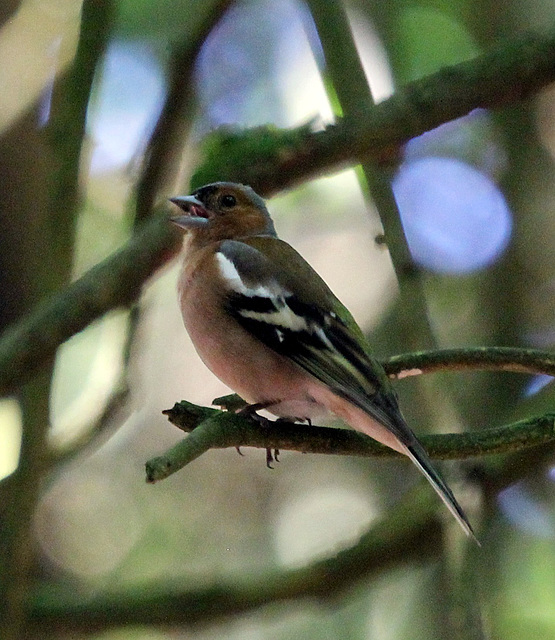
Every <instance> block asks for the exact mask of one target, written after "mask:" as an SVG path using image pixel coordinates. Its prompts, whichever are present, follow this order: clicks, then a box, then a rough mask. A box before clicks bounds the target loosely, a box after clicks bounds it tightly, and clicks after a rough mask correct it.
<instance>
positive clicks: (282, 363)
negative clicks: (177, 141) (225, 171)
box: [170, 182, 474, 536]
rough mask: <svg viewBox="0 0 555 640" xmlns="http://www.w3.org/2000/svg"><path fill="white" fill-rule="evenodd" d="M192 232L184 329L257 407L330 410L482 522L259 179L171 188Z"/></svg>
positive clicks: (183, 293)
mask: <svg viewBox="0 0 555 640" xmlns="http://www.w3.org/2000/svg"><path fill="white" fill-rule="evenodd" d="M170 200H171V202H173V203H174V204H176V205H177V206H178V207H179V208H180V209H181V210H182V211H183V215H179V216H177V217H174V218H172V222H173V223H175V224H176V225H178V226H179V227H181V228H182V229H184V230H185V231H187V232H188V233H189V235H190V239H189V242H188V245H187V248H186V256H185V261H184V266H183V270H182V273H181V276H180V280H179V286H178V288H179V298H180V304H181V311H182V313H183V320H184V322H185V327H186V328H187V331H188V332H189V335H190V337H191V340H192V341H193V344H194V345H195V348H196V350H197V352H198V354H199V355H200V357H201V358H202V360H203V361H204V363H205V364H206V365H207V367H208V368H209V369H210V370H211V371H212V372H213V373H214V374H215V375H216V376H217V377H218V378H220V380H222V382H224V383H225V384H226V385H228V386H229V387H230V388H231V389H233V390H234V391H235V392H237V393H238V394H239V395H240V396H241V397H242V398H244V399H245V400H246V401H247V402H249V403H252V405H253V406H254V407H255V408H265V409H267V410H268V411H270V412H271V413H272V414H274V415H276V416H280V417H283V418H288V419H291V420H297V421H306V420H318V419H319V418H321V417H322V416H323V415H326V414H329V413H330V412H331V413H333V414H335V415H336V416H338V417H339V418H341V419H342V420H344V421H345V422H346V423H347V424H349V425H350V426H351V427H353V429H356V430H357V431H361V432H362V433H365V434H367V435H368V436H370V437H371V438H374V439H375V440H378V441H379V442H381V443H383V444H385V445H387V446H388V447H391V448H392V449H395V450H396V451H399V452H401V453H404V454H405V455H407V456H408V457H409V458H410V459H411V460H412V461H413V462H414V464H415V465H416V466H417V467H418V469H420V471H421V472H422V473H423V474H424V476H425V477H426V478H427V480H428V481H429V482H430V484H431V485H432V487H433V488H434V489H435V490H436V492H437V493H438V494H439V496H440V498H441V499H442V500H443V502H444V503H445V504H446V505H447V507H448V508H449V510H450V511H451V513H452V514H453V515H454V516H455V518H456V519H457V521H458V522H459V524H460V525H461V527H462V528H463V529H464V531H465V532H466V533H467V534H468V535H470V536H473V535H474V534H473V532H472V527H471V526H470V523H469V522H468V519H467V518H466V516H465V514H464V512H463V510H462V509H461V507H460V505H459V504H458V502H457V500H456V499H455V496H454V495H453V493H452V491H451V489H450V488H449V487H448V486H447V484H446V482H445V481H444V480H443V478H442V477H441V476H440V474H439V473H438V472H437V471H436V470H435V469H434V467H433V465H432V463H431V461H430V458H429V457H428V454H427V453H426V451H425V450H424V448H423V446H422V445H421V444H420V442H419V441H418V439H417V438H416V436H415V435H414V433H413V432H412V431H411V429H410V428H409V426H408V425H407V423H406V422H405V420H404V418H403V416H402V414H401V411H400V409H399V406H398V403H397V398H396V394H395V391H394V390H393V388H392V386H391V383H390V381H389V380H388V378H387V376H386V374H385V372H384V370H383V368H382V367H381V365H380V364H379V362H377V360H376V359H375V358H374V357H373V356H372V355H371V352H370V349H369V347H368V344H367V342H366V339H365V337H364V335H363V333H362V331H361V330H360V328H359V327H358V325H357V324H356V322H355V320H354V319H353V317H352V316H351V314H350V313H349V311H348V310H347V309H346V307H345V306H344V305H343V304H342V303H341V302H340V301H339V300H338V299H337V298H336V297H335V295H334V294H333V293H332V292H331V290H330V289H329V287H328V286H327V285H326V283H325V282H324V281H323V280H322V278H320V276H319V275H318V274H317V273H316V272H315V271H314V270H313V269H312V267H311V266H310V265H309V264H308V263H307V262H306V261H305V260H304V259H303V258H302V257H301V256H300V255H299V254H298V253H297V252H296V251H295V249H293V248H292V247H291V246H290V245H289V244H287V243H286V242H283V241H282V240H280V239H279V238H278V237H277V235H276V231H275V229H274V224H273V222H272V219H271V218H270V214H269V213H268V210H267V208H266V205H265V203H264V201H263V200H262V198H260V196H258V195H257V194H256V193H255V192H254V191H253V190H252V189H251V188H250V187H248V186H245V185H241V184H235V183H229V182H216V183H214V184H208V185H206V186H204V187H201V188H200V189H197V190H196V191H195V192H194V193H193V194H192V195H190V196H180V197H176V198H171V199H170Z"/></svg>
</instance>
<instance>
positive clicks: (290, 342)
mask: <svg viewBox="0 0 555 640" xmlns="http://www.w3.org/2000/svg"><path fill="white" fill-rule="evenodd" d="M264 240H267V242H265V243H264V247H263V248H264V249H266V251H265V252H264V253H262V252H261V251H260V250H259V249H258V248H256V247H254V246H251V245H250V244H248V245H247V244H245V243H242V242H237V241H231V240H228V241H225V242H223V243H222V245H221V247H220V250H219V251H218V253H217V254H216V259H217V260H218V263H219V267H220V272H221V274H222V276H223V278H224V280H225V287H226V293H225V302H224V304H225V309H226V312H227V313H229V314H230V315H232V316H233V318H235V320H236V321H237V322H238V323H239V324H240V325H241V326H242V327H243V328H244V329H246V330H247V331H249V333H250V334H251V335H253V336H255V337H256V338H258V339H259V340H260V341H261V342H263V343H264V344H265V345H266V346H268V347H270V348H271V349H273V350H274V351H276V352H277V353H279V354H281V355H283V356H286V357H287V358H289V359H291V360H292V361H293V362H295V363H296V364H297V365H299V366H300V367H302V368H303V369H304V370H305V371H307V372H308V373H309V374H311V375H312V376H314V377H315V378H316V379H317V380H319V381H320V382H322V383H323V384H325V385H327V386H328V387H329V388H330V389H331V390H332V391H333V392H334V393H336V394H337V395H339V396H341V397H343V398H345V399H347V400H349V401H350V402H352V403H353V404H354V405H356V406H358V407H359V408H361V409H362V410H363V411H365V412H367V413H368V414H369V415H371V416H372V417H373V418H375V419H376V420H377V421H378V422H379V423H380V424H382V425H383V426H385V427H386V428H388V429H389V430H390V431H391V432H392V433H393V434H394V435H395V436H396V437H397V438H398V439H399V440H400V441H401V442H402V443H403V444H405V445H410V444H412V443H413V441H414V435H413V434H412V432H411V431H410V429H409V428H408V427H407V426H406V423H405V421H404V420H403V418H402V416H401V414H400V411H399V409H398V406H397V402H396V399H395V395H394V391H393V389H392V388H391V387H390V385H389V381H388V380H387V378H386V377H385V374H384V373H383V370H382V369H381V367H380V365H379V364H378V363H377V362H376V361H375V360H374V359H373V358H372V356H371V355H370V354H369V353H368V351H367V348H366V345H365V344H364V342H363V341H362V339H361V335H362V334H361V332H360V329H359V328H358V326H357V325H356V323H355V322H354V320H353V318H352V316H351V315H350V314H349V312H348V311H347V310H346V309H345V307H344V306H343V305H342V304H341V303H340V302H339V301H338V300H337V298H336V297H335V296H334V295H333V293H332V292H331V290H330V289H329V288H328V287H327V285H326V284H325V283H324V281H323V280H322V279H321V278H320V276H319V275H318V274H317V273H316V272H315V271H314V270H313V269H312V268H311V267H310V266H309V265H308V263H306V262H305V261H304V260H303V259H302V258H301V257H300V256H299V255H298V254H297V253H296V252H295V251H294V249H292V248H291V247H290V246H289V245H287V244H285V243H283V242H281V241H279V240H276V239H273V238H267V239H264ZM268 246H271V247H272V248H274V247H275V249H274V250H273V255H272V252H271V251H270V252H268ZM285 247H286V248H285ZM268 253H270V255H268ZM284 254H285V256H284ZM275 256H279V258H277V260H276V258H275ZM307 279H308V282H307ZM305 282H306V283H307V284H305Z"/></svg>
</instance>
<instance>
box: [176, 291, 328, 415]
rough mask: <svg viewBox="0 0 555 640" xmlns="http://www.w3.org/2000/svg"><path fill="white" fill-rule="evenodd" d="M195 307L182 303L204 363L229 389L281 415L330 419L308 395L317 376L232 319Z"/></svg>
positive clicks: (188, 326)
mask: <svg viewBox="0 0 555 640" xmlns="http://www.w3.org/2000/svg"><path fill="white" fill-rule="evenodd" d="M190 293H193V292H190ZM192 307H193V305H190V304H183V305H182V311H183V321H184V323H185V327H186V329H187V332H188V333H189V336H190V338H191V340H192V342H193V345H194V346H195V349H196V351H197V353H198V355H199V356H200V358H201V360H202V361H203V362H204V364H205V365H206V366H207V367H208V368H209V369H210V370H211V371H212V373H214V375H216V376H217V377H218V378H219V379H220V380H221V381H222V382H223V383H224V384H225V385H227V386H228V387H230V388H231V389H232V390H233V391H235V392H236V393H238V394H239V395H240V396H241V397H242V398H243V399H244V400H246V401H247V402H249V403H271V406H268V411H269V412H270V413H273V414H274V415H276V416H280V417H285V418H302V419H310V420H315V421H316V420H319V419H322V418H323V417H324V416H325V415H327V411H326V409H325V408H324V407H323V406H322V405H320V404H319V403H317V402H316V401H315V400H314V399H313V398H312V397H311V396H310V395H309V394H308V393H307V391H306V389H307V387H308V386H309V384H310V383H311V382H312V378H311V377H310V376H309V375H308V374H307V373H305V372H304V371H303V370H302V369H301V368H300V367H298V366H297V365H295V364H294V363H293V362H291V361H289V360H288V359H287V358H285V357H284V356H281V355H279V354H278V353H275V352H274V351H272V350H271V349H270V348H268V347H266V345H264V344H263V343H261V342H260V341H259V340H258V339H256V338H254V337H253V336H251V335H250V334H249V333H248V332H247V331H245V330H244V329H243V328H242V327H241V326H240V325H238V324H237V323H236V322H235V321H234V320H233V319H232V318H227V319H226V321H225V323H224V325H223V326H222V324H221V323H222V320H221V316H220V314H219V313H213V312H212V311H211V309H210V307H205V308H204V309H198V308H193V310H192V311H189V309H191V308H192ZM307 382H308V383H309V384H307Z"/></svg>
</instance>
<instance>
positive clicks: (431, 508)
mask: <svg viewBox="0 0 555 640" xmlns="http://www.w3.org/2000/svg"><path fill="white" fill-rule="evenodd" d="M436 502H437V501H436V499H435V495H434V494H433V492H430V491H428V488H427V486H425V485H424V484H420V485H418V486H417V487H416V488H415V489H414V490H412V491H411V492H410V493H409V494H408V495H407V496H406V497H405V499H404V500H402V501H401V502H400V504H398V505H397V506H396V507H395V508H394V509H392V510H390V511H389V512H388V513H387V516H386V517H384V518H383V519H380V520H378V522H376V523H375V524H374V525H373V526H372V528H371V529H370V530H369V531H368V533H366V534H364V535H363V536H362V537H361V538H360V541H359V542H358V544H357V545H355V546H353V547H351V548H349V549H345V550H344V551H341V552H339V553H338V554H336V555H334V556H332V557H329V558H325V559H324V560H320V561H317V562H314V563H313V564H310V565H308V566H307V567H302V568H300V569H290V570H287V569H286V570H281V571H280V570H276V571H275V572H273V573H265V574H263V575H256V574H249V576H248V578H244V579H242V580H241V579H239V578H237V577H234V578H233V580H232V581H227V582H226V581H221V582H219V583H214V584H213V585H211V586H210V587H207V588H204V589H202V588H201V589H190V590H183V589H179V588H174V589H172V588H168V585H167V584H166V583H164V584H161V585H159V586H157V585H149V587H148V588H147V589H144V590H142V591H140V592H135V593H133V592H131V593H130V592H126V593H123V594H118V595H103V596H99V597H97V598H94V597H93V598H89V599H87V601H86V603H83V601H82V599H81V598H80V597H79V595H78V594H75V593H74V592H71V591H67V590H64V591H60V590H53V591H52V592H50V591H49V590H48V588H45V589H44V590H43V591H41V592H40V593H38V594H37V595H36V596H35V597H34V599H33V602H32V607H31V615H30V627H29V629H28V632H29V634H31V633H41V634H43V635H44V634H45V633H46V632H48V633H53V634H54V633H59V634H66V635H68V636H72V635H77V634H79V635H80V634H90V633H97V632H99V631H103V630H105V629H110V628H115V627H123V626H126V625H162V626H164V625H166V626H167V625H169V626H176V625H179V626H191V625H194V624H198V623H203V624H209V623H213V622H215V621H217V620H219V619H222V618H224V617H228V616H237V615H240V614H242V613H246V612H249V611H253V610H257V609H259V608H261V607H264V606H266V605H269V604H275V603H283V602H288V601H293V600H295V601H296V602H298V600H299V599H300V598H313V599H314V598H315V599H316V600H317V601H318V602H322V603H323V604H325V603H326V602H329V601H330V598H334V597H337V595H339V594H341V593H342V592H343V591H345V589H347V588H349V587H350V586H352V585H353V583H356V582H357V581H359V580H361V579H363V578H365V577H366V576H369V575H371V576H375V575H376V573H378V572H379V571H383V570H385V569H386V568H388V567H391V566H394V565H396V564H397V563H398V562H400V561H402V562H409V561H411V560H416V559H418V558H423V557H429V556H430V555H432V554H435V553H436V551H437V547H438V545H439V544H440V542H439V540H440V535H441V530H440V527H439V526H438V523H437V521H434V517H433V516H434V513H435V510H436V507H437V504H436Z"/></svg>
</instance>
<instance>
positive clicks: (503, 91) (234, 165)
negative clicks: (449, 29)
mask: <svg viewBox="0 0 555 640" xmlns="http://www.w3.org/2000/svg"><path fill="white" fill-rule="evenodd" d="M554 80H555V34H552V35H549V36H544V37H542V36H539V35H527V36H523V37H520V38H515V39H514V40H513V41H511V42H506V43H504V44H502V45H500V46H499V47H497V48H495V49H493V50H491V51H490V52H488V53H485V54H483V55H481V56H478V57H476V58H474V59H473V60H469V61H467V62H462V63H460V64H457V65H453V66H450V67H446V68H445V69H442V70H441V71H439V72H438V73H435V74H432V75H430V76H427V77H425V78H421V79H419V80H416V81H414V82H411V83H409V84H407V85H405V86H404V87H402V88H400V89H399V90H398V91H396V93H395V94H394V95H393V96H392V97H391V98H389V99H387V100H384V101H383V102H380V103H379V104H377V105H375V106H373V107H368V108H367V109H366V110H365V113H364V115H359V116H358V117H354V118H350V119H348V120H347V119H344V120H343V121H340V122H339V123H338V124H336V125H333V126H329V127H327V128H326V129H325V130H324V131H319V132H316V133H311V132H310V131H309V130H308V128H307V127H302V128H299V129H296V130H294V131H288V132H286V133H287V135H284V134H281V135H280V134H279V133H278V132H277V130H267V131H265V133H266V138H265V140H264V144H258V145H256V144H253V141H252V140H249V139H248V138H247V139H244V134H242V133H240V132H233V131H228V132H227V133H226V132H216V134H214V136H213V137H212V139H211V140H209V143H208V148H207V153H208V155H207V158H206V161H205V163H204V165H203V166H202V167H200V168H199V170H198V171H197V172H196V174H195V175H194V176H193V178H192V183H193V184H194V185H195V186H200V184H206V183H207V182H212V181H214V180H222V179H226V180H231V181H235V182H244V183H246V184H250V185H251V186H252V187H253V189H255V191H257V192H259V193H261V194H265V195H269V194H273V193H276V192H277V191H280V190H282V189H285V188H288V187H291V186H292V185H294V184H297V183H299V182H302V181H305V180H307V179H309V178H312V177H315V176H318V175H321V174H322V173H325V172H329V171H334V170H338V169H341V168H344V167H345V166H347V165H353V164H358V163H360V162H363V161H365V160H371V159H375V160H384V159H387V158H390V157H395V156H396V155H397V151H398V148H399V146H400V145H402V144H404V143H405V142H407V141H408V140H410V139H411V138H414V137H415V136H418V135H421V134H422V133H425V132H426V131H430V130H431V129H434V128H435V127H438V126H439V125H441V124H444V123H445V122H448V121H450V120H454V119H456V118H460V117H461V116H464V115H466V114H468V113H470V112H471V111H473V110H474V109H478V108H485V109H495V108H500V107H504V106H506V105H508V104H512V103H515V102H518V101H521V100H523V99H525V98H526V97H528V96H529V95H531V94H533V93H535V92H537V91H539V90H540V89H542V88H543V87H545V86H547V85H548V84H549V83H551V82H553V81H554ZM259 133H260V132H259ZM273 136H274V137H276V138H277V144H275V143H274V142H275V141H273V140H272V137H273Z"/></svg>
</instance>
